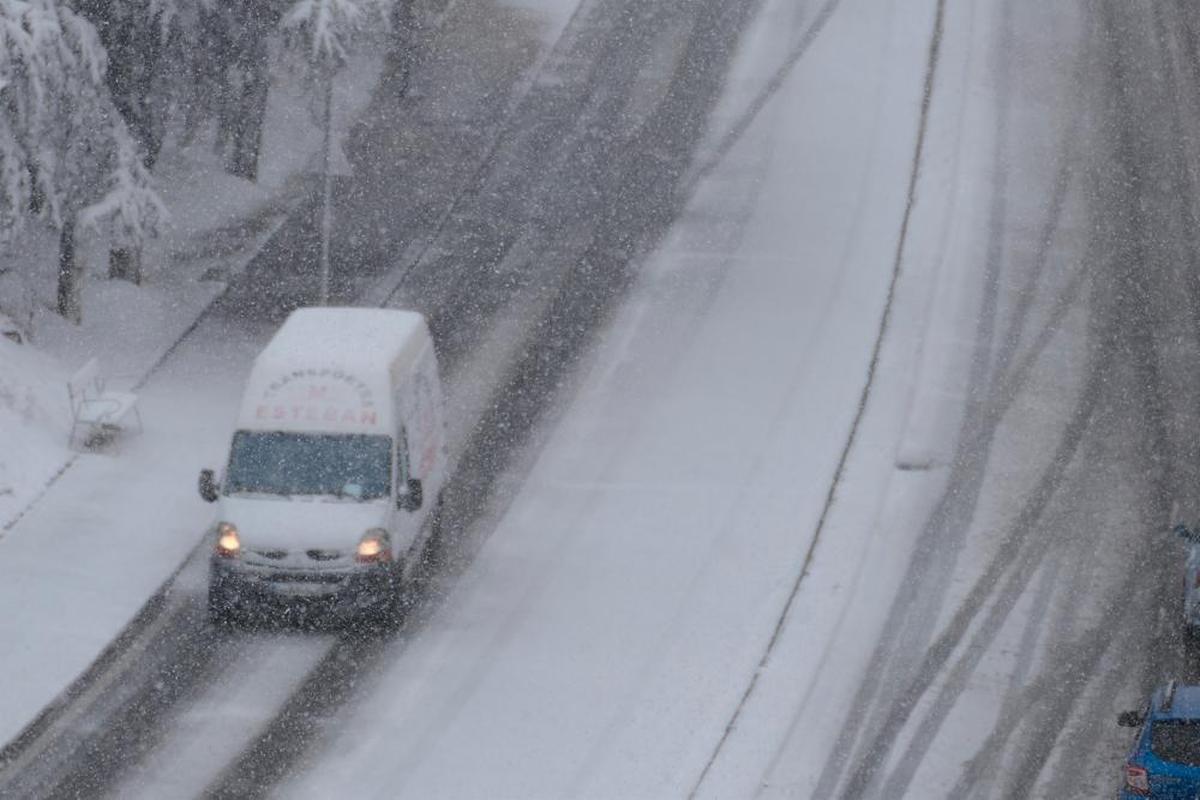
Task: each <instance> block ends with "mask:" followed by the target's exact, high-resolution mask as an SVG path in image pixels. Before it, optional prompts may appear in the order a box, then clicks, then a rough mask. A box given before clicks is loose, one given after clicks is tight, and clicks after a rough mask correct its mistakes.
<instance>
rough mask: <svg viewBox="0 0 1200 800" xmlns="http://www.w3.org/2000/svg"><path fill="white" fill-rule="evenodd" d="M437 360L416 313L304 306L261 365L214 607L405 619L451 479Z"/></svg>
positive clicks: (227, 495) (224, 480) (227, 486)
mask: <svg viewBox="0 0 1200 800" xmlns="http://www.w3.org/2000/svg"><path fill="white" fill-rule="evenodd" d="M445 442H446V437H445V433H444V425H443V410H442V396H441V385H440V382H439V380H438V369H437V359H436V358H435V356H434V351H433V342H432V340H431V339H430V336H429V329H428V328H427V327H426V325H425V319H424V318H423V317H422V316H421V315H420V314H417V313H415V312H411V311H392V310H383V309H359V308H304V309H300V310H298V311H295V312H293V313H292V314H291V315H290V316H289V317H288V318H287V320H286V321H285V322H284V323H283V326H282V327H281V328H280V329H279V331H278V332H276V334H275V336H274V337H273V338H272V339H271V341H270V343H269V344H268V345H267V346H266V348H265V349H264V350H263V351H262V353H260V354H259V356H258V358H257V359H255V361H254V367H253V369H252V370H251V372H250V378H249V380H248V382H247V384H246V392H245V395H244V397H243V399H242V406H241V411H240V413H239V416H238V421H237V429H236V431H235V433H234V434H233V442H232V444H231V446H230V450H229V460H228V462H227V464H226V467H225V470H224V473H223V474H222V475H221V476H220V477H219V478H218V477H216V476H214V474H213V471H212V470H203V471H202V472H201V473H200V495H201V497H203V498H204V499H205V500H207V501H209V502H219V506H218V509H219V511H218V514H217V518H216V520H215V521H214V523H213V529H212V531H211V537H212V542H213V551H212V556H211V560H210V567H211V568H210V573H209V590H208V608H209V616H210V618H212V619H213V621H216V622H220V621H224V620H226V619H228V618H229V617H230V616H231V615H233V614H234V613H236V612H237V611H239V610H249V609H251V608H264V607H267V606H269V605H275V606H279V605H280V604H282V605H284V606H292V605H297V604H299V603H301V602H303V603H305V604H308V603H312V602H317V603H320V604H322V605H326V606H329V607H330V608H329V610H331V611H333V612H334V613H335V614H337V615H338V616H353V617H364V616H366V617H370V616H372V615H377V616H382V617H387V616H389V615H394V613H395V612H396V609H397V603H398V602H399V599H400V598H401V596H402V592H403V590H404V587H405V585H406V582H407V580H408V579H409V578H410V577H411V575H412V572H413V570H414V569H415V568H416V566H417V564H418V563H419V561H420V558H421V556H422V554H423V552H424V548H425V547H426V546H427V545H429V544H431V542H432V537H434V536H435V535H436V530H435V528H436V510H437V508H438V506H439V505H440V499H441V491H442V486H443V484H444V483H445V479H446V449H445V448H446V445H445Z"/></svg>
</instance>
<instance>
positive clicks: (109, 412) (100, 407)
mask: <svg viewBox="0 0 1200 800" xmlns="http://www.w3.org/2000/svg"><path fill="white" fill-rule="evenodd" d="M104 384H105V381H104V379H103V378H102V377H100V361H99V360H98V359H95V358H93V359H90V360H89V361H88V362H87V363H86V364H84V365H83V366H82V367H80V368H79V371H78V372H76V373H75V374H74V375H72V376H71V378H70V379H69V380H68V381H67V394H68V395H69V396H70V398H71V437H70V439H69V440H68V441H67V444H68V446H70V447H74V446H75V440H76V435H77V434H78V432H79V430H80V429H81V428H82V429H83V430H85V431H86V432H87V436H86V437H85V438H84V440H83V441H84V444H85V445H87V444H88V443H91V442H94V441H97V440H102V439H103V438H104V437H106V436H108V435H110V434H112V433H113V432H115V431H119V430H121V429H123V428H125V427H126V423H125V420H126V419H127V418H128V419H132V420H133V421H134V422H136V423H137V429H138V432H139V433H140V432H141V430H142V415H141V413H140V412H139V411H138V407H137V395H136V394H133V393H132V392H110V391H108V390H107V389H106V388H105V386H104Z"/></svg>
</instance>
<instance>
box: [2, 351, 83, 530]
mask: <svg viewBox="0 0 1200 800" xmlns="http://www.w3.org/2000/svg"><path fill="white" fill-rule="evenodd" d="M70 416H71V412H70V407H69V404H68V401H67V375H66V372H65V370H63V369H62V367H60V366H59V365H58V364H57V363H56V362H55V361H54V360H53V359H51V358H50V357H49V356H46V355H45V354H43V353H41V352H39V351H38V350H36V349H35V348H33V347H32V346H29V345H19V344H16V343H14V342H11V341H9V340H8V339H5V338H3V337H0V442H3V447H0V522H3V521H7V520H8V518H9V517H11V516H12V515H13V513H14V512H15V510H16V509H19V508H21V507H23V506H24V505H25V503H27V502H28V501H29V499H30V498H31V497H32V496H33V495H34V494H36V493H37V492H38V490H39V489H41V487H42V486H44V485H45V483H46V481H47V480H48V479H49V478H50V476H51V475H53V474H54V472H56V471H57V470H58V469H59V468H60V467H61V466H62V462H63V460H64V458H65V457H66V455H67V448H66V442H67V433H68V429H69V427H70V422H69V420H70Z"/></svg>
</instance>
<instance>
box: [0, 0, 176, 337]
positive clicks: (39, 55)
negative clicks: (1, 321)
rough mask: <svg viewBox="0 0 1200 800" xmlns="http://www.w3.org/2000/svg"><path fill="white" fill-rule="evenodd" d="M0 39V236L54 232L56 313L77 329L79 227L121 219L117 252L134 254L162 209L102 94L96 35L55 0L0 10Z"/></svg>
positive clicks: (21, 1)
mask: <svg viewBox="0 0 1200 800" xmlns="http://www.w3.org/2000/svg"><path fill="white" fill-rule="evenodd" d="M0 36H2V37H3V39H2V40H0V114H2V115H3V118H2V119H0V180H3V194H2V195H0V234H6V235H7V238H8V240H11V236H12V235H13V234H14V233H16V231H17V230H19V229H20V227H21V226H22V225H23V224H25V223H26V222H27V221H28V219H30V218H32V217H36V218H41V219H44V220H46V221H48V222H49V223H50V224H51V225H53V226H54V227H55V228H57V230H58V231H59V271H58V311H59V313H61V314H62V315H63V316H65V317H67V318H68V319H72V320H76V321H78V320H79V319H80V316H81V314H82V309H81V306H80V289H81V282H82V275H81V270H80V265H79V263H78V261H77V259H76V257H75V236H76V228H77V226H78V224H79V222H80V221H81V218H82V219H83V220H84V221H85V222H91V223H93V224H96V225H101V224H106V223H108V222H112V221H113V220H115V219H117V218H118V217H119V218H120V219H121V225H120V227H121V231H120V233H121V236H122V246H134V245H136V246H137V247H139V248H140V245H141V240H142V238H144V237H145V236H147V235H149V234H150V233H151V232H152V230H153V224H154V222H155V221H156V214H157V213H158V212H159V211H160V209H161V205H159V204H158V201H157V199H156V198H155V197H154V195H153V192H152V191H151V189H150V188H149V183H148V175H147V174H146V172H145V169H144V168H142V167H141V165H140V161H139V159H138V158H137V157H136V153H137V146H136V144H135V143H134V142H133V140H132V138H131V137H130V134H129V131H128V129H127V128H126V126H125V123H124V121H123V119H122V118H121V116H120V114H118V113H117V111H116V109H115V108H114V106H113V103H112V99H111V97H110V95H109V93H108V90H107V87H106V85H105V82H104V75H105V68H106V61H105V52H104V48H103V46H102V44H101V42H100V39H99V36H98V35H97V33H96V29H95V28H94V27H93V26H92V25H91V24H90V23H89V22H88V21H87V20H86V19H84V18H83V17H82V16H80V15H79V14H77V13H76V12H75V11H74V10H72V9H71V8H70V7H69V6H67V5H65V4H63V3H61V2H58V0H0ZM131 154H134V156H133V158H132V160H131V159H130V155H131ZM93 206H94V208H93ZM118 210H119V212H120V213H118Z"/></svg>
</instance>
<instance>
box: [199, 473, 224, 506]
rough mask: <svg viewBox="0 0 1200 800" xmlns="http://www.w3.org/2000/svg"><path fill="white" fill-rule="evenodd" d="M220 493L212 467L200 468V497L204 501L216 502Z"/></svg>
mask: <svg viewBox="0 0 1200 800" xmlns="http://www.w3.org/2000/svg"><path fill="white" fill-rule="evenodd" d="M219 493H220V492H219V491H218V487H217V480H216V478H215V477H213V471H212V470H211V469H202V470H200V497H201V498H202V499H203V500H204V502H206V503H214V502H216V500H217V495H218V494H219Z"/></svg>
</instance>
